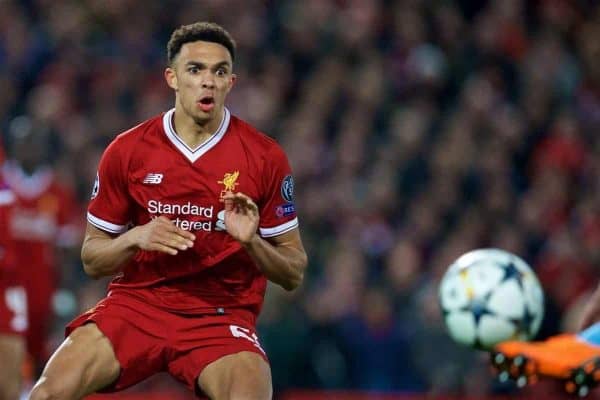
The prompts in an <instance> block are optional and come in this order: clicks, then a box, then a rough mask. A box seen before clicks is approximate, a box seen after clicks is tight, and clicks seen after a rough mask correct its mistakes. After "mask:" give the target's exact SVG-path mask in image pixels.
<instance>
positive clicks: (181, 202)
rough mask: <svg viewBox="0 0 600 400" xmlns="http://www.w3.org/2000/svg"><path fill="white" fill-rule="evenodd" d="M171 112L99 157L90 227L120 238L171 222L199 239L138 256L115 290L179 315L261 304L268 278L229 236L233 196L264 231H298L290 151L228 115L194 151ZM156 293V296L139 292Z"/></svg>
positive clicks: (140, 127) (123, 137)
mask: <svg viewBox="0 0 600 400" xmlns="http://www.w3.org/2000/svg"><path fill="white" fill-rule="evenodd" d="M173 114H174V109H172V110H170V111H168V112H166V113H164V114H162V115H159V116H157V117H154V118H152V119H150V120H147V121H145V122H143V123H142V124H140V125H138V126H136V127H134V128H132V129H131V130H129V131H127V132H125V133H123V134H121V135H119V136H118V137H117V138H116V139H115V140H114V141H113V142H112V143H111V144H110V145H109V146H108V148H107V149H106V151H105V152H104V155H103V156H102V159H101V161H100V167H99V171H98V176H97V179H96V183H95V185H94V189H93V193H92V200H91V202H90V205H89V208H88V221H89V222H90V223H91V224H92V225H94V226H96V227H98V228H99V229H102V230H104V231H107V232H110V233H114V234H119V233H122V232H125V231H126V230H127V229H128V228H129V227H131V226H137V225H143V224H146V223H148V222H149V221H150V220H151V218H156V217H158V216H161V215H162V216H166V217H168V218H169V219H171V220H172V221H173V222H174V223H175V224H176V225H177V226H179V227H180V228H182V229H185V230H189V231H192V232H193V233H194V234H195V235H196V240H195V243H194V247H192V248H191V249H188V250H186V251H182V252H179V253H178V254H177V255H176V256H171V255H168V254H164V253H159V252H149V251H139V252H138V253H137V254H136V255H135V256H134V258H133V259H132V260H131V261H130V262H128V263H127V264H126V265H124V266H123V268H122V272H121V273H120V274H118V275H117V276H116V277H115V279H114V280H113V282H112V283H111V285H110V290H119V289H122V288H126V289H128V290H130V293H137V294H139V295H140V296H144V297H145V299H146V300H147V301H150V302H152V303H154V304H156V305H158V306H160V307H164V308H166V309H170V310H173V311H176V312H209V310H214V309H215V308H220V307H222V308H226V307H247V308H251V309H253V310H255V311H258V310H259V309H260V306H261V305H262V301H263V297H264V292H265V288H266V279H265V277H264V275H263V274H262V273H261V272H260V271H259V269H258V268H257V266H256V265H255V263H254V262H253V261H252V259H251V258H250V256H249V255H248V253H247V252H246V251H245V250H244V249H242V247H241V245H240V244H239V243H238V242H237V241H236V240H235V239H233V238H232V237H231V236H230V235H229V234H228V233H227V232H226V230H225V226H224V222H223V219H224V211H223V209H224V204H223V201H222V196H223V195H224V194H225V193H226V191H233V192H243V193H245V194H247V195H248V196H250V197H251V198H252V199H253V200H254V201H255V202H256V204H257V205H258V207H259V212H260V223H259V233H260V235H261V236H262V237H273V236H277V235H281V234H283V233H285V232H288V231H290V230H292V229H294V228H296V227H297V226H298V220H297V217H296V210H295V207H294V203H293V179H292V175H291V170H290V166H289V163H288V160H287V157H286V156H285V154H284V152H283V150H282V149H281V148H280V147H279V145H277V143H276V142H275V141H274V140H273V139H271V138H269V137H268V136H266V135H264V134H262V133H260V132H258V131H257V130H256V129H254V128H253V127H251V126H250V125H248V124H247V123H245V122H243V121H242V120H240V119H238V118H236V117H234V116H231V115H230V113H229V111H228V110H225V112H224V116H223V121H222V122H221V125H220V127H219V129H218V130H217V131H216V132H215V133H214V134H213V135H212V136H211V137H210V138H209V139H208V140H207V141H206V142H205V143H203V144H202V145H200V146H199V147H198V148H196V149H191V148H189V147H188V146H187V145H186V144H185V143H184V142H183V141H182V140H181V139H180V138H179V136H178V135H177V133H176V132H175V130H174V128H173V124H172V118H173ZM148 287H151V288H152V290H135V289H143V288H148Z"/></svg>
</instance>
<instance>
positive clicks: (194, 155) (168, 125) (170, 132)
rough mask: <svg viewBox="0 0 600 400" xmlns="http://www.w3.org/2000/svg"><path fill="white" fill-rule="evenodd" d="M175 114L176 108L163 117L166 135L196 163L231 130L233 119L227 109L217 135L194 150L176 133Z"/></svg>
mask: <svg viewBox="0 0 600 400" xmlns="http://www.w3.org/2000/svg"><path fill="white" fill-rule="evenodd" d="M174 113H175V108H172V109H170V110H169V111H167V112H166V113H165V114H164V115H163V128H164V130H165V134H166V135H167V138H168V139H169V140H170V141H171V143H173V145H174V146H175V147H177V149H178V150H179V151H180V152H181V154H183V155H184V156H185V158H187V159H188V160H190V161H191V162H195V161H196V160H197V159H199V158H200V157H202V155H203V154H204V153H206V152H207V151H209V150H210V149H212V148H213V147H215V146H216V145H217V143H219V142H220V141H221V139H222V138H223V136H225V132H227V128H229V120H230V119H231V114H230V113H229V110H228V109H227V108H225V109H224V112H223V119H222V120H221V124H220V125H219V128H218V129H217V130H216V132H215V133H213V134H212V135H211V137H210V138H208V140H207V141H206V142H204V143H202V144H201V145H200V146H198V147H196V148H195V149H192V148H191V147H190V146H188V145H187V144H185V142H184V141H183V140H182V139H181V138H180V137H179V135H178V134H177V132H175V128H174V127H173V114H174Z"/></svg>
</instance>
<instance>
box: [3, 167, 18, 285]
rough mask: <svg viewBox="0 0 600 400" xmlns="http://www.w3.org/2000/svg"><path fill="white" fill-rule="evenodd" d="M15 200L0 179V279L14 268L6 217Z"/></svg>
mask: <svg viewBox="0 0 600 400" xmlns="http://www.w3.org/2000/svg"><path fill="white" fill-rule="evenodd" d="M14 200H15V195H14V194H13V192H12V191H11V190H10V189H9V187H8V186H7V185H6V184H5V183H4V182H3V181H2V177H0V277H3V276H5V275H4V274H6V271H7V270H8V269H9V268H10V269H12V268H14V265H15V262H14V251H13V246H12V241H11V240H10V236H9V235H10V230H9V229H8V217H9V210H10V206H11V205H12V204H13V202H14Z"/></svg>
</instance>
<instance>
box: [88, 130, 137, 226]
mask: <svg viewBox="0 0 600 400" xmlns="http://www.w3.org/2000/svg"><path fill="white" fill-rule="evenodd" d="M124 165H125V160H124V157H123V155H122V151H120V148H119V141H118V140H116V141H113V142H112V143H111V144H110V145H109V146H108V147H107V149H106V150H105V152H104V154H103V155H102V158H101V159H100V166H99V168H98V174H97V175H96V181H95V182H94V188H93V189H92V197H91V201H90V203H89V206H88V213H87V220H88V222H89V223H90V224H92V225H94V226H95V227H96V228H99V229H102V230H103V231H106V232H109V233H116V234H119V233H123V232H125V231H126V230H127V227H128V225H129V222H130V220H131V217H130V209H131V200H130V196H129V195H128V191H127V172H126V168H125V166H124Z"/></svg>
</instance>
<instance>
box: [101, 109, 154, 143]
mask: <svg viewBox="0 0 600 400" xmlns="http://www.w3.org/2000/svg"><path fill="white" fill-rule="evenodd" d="M163 115H164V113H161V114H158V115H155V116H154V117H152V118H149V119H147V120H145V121H143V122H141V123H139V124H137V125H135V126H134V127H132V128H129V129H127V130H126V131H124V132H121V133H119V134H118V135H117V136H116V137H115V138H114V139H113V141H112V143H111V144H110V145H111V146H119V147H122V146H125V147H127V146H134V145H136V144H137V143H138V142H140V141H141V140H143V139H144V137H146V136H147V135H153V134H156V132H157V131H159V130H161V129H162V118H163Z"/></svg>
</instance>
